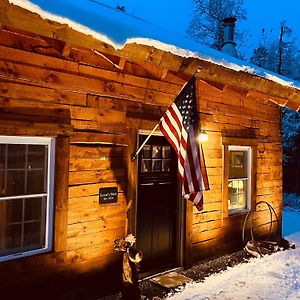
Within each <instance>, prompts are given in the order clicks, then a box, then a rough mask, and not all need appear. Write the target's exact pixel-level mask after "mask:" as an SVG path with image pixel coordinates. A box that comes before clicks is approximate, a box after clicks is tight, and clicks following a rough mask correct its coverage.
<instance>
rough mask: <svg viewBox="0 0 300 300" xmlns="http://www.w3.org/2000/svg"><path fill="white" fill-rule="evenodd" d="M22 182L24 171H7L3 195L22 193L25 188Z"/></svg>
mask: <svg viewBox="0 0 300 300" xmlns="http://www.w3.org/2000/svg"><path fill="white" fill-rule="evenodd" d="M24 182H25V171H8V172H7V182H6V191H5V192H4V195H6V196H17V195H24V190H25V188H24Z"/></svg>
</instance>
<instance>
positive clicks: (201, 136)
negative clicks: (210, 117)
mask: <svg viewBox="0 0 300 300" xmlns="http://www.w3.org/2000/svg"><path fill="white" fill-rule="evenodd" d="M207 141H208V135H207V133H206V132H205V131H204V130H202V131H201V132H200V134H199V142H200V143H204V142H207Z"/></svg>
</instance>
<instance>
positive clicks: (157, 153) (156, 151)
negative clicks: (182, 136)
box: [152, 146, 161, 158]
mask: <svg viewBox="0 0 300 300" xmlns="http://www.w3.org/2000/svg"><path fill="white" fill-rule="evenodd" d="M152 157H153V158H161V146H152Z"/></svg>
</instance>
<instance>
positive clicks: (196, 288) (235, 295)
mask: <svg viewBox="0 0 300 300" xmlns="http://www.w3.org/2000/svg"><path fill="white" fill-rule="evenodd" d="M283 220H284V221H283V222H284V224H283V234H284V235H285V236H286V238H287V239H288V240H289V241H291V242H295V243H296V249H295V250H289V251H282V252H278V253H275V254H273V255H271V256H265V257H264V258H263V259H255V258H253V259H251V261H250V262H249V263H247V264H241V265H238V266H235V267H232V268H228V269H227V270H226V271H224V272H222V273H219V274H215V275H212V276H210V277H208V278H206V279H205V281H204V282H199V283H190V284H187V285H186V287H185V288H184V289H183V290H182V291H180V292H178V293H176V294H175V295H173V296H171V297H170V298H169V299H172V300H179V299H180V300H183V299H186V300H216V299H219V300H243V299H253V300H254V299H255V300H256V299H264V300H283V299H300V212H284V218H283Z"/></svg>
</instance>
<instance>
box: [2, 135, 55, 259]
mask: <svg viewBox="0 0 300 300" xmlns="http://www.w3.org/2000/svg"><path fill="white" fill-rule="evenodd" d="M54 152H55V139H54V138H50V137H18V136H0V261H7V260H11V259H15V258H18V257H24V256H30V255H34V254H39V253H43V252H48V251H50V250H51V249H52V228H53V189H54V155H55V153H54Z"/></svg>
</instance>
